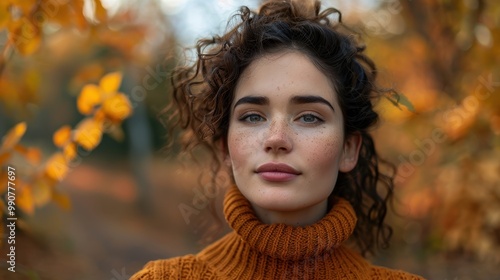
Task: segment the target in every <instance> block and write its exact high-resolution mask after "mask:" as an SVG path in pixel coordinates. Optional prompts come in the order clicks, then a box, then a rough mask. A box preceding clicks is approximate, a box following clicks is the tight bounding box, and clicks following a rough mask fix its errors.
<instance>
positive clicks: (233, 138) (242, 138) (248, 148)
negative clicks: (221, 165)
mask: <svg viewBox="0 0 500 280" xmlns="http://www.w3.org/2000/svg"><path fill="white" fill-rule="evenodd" d="M252 135H253V134H252V132H250V131H246V130H245V129H238V128H235V129H234V130H232V131H230V133H229V137H228V147H229V156H230V157H231V162H232V164H233V168H235V169H239V168H240V166H243V165H245V162H246V160H248V158H249V156H250V155H251V154H252V153H255V152H256V151H257V150H256V149H257V148H258V147H257V143H256V141H255V139H253V137H252Z"/></svg>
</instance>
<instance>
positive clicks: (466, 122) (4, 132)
mask: <svg viewBox="0 0 500 280" xmlns="http://www.w3.org/2000/svg"><path fill="white" fill-rule="evenodd" d="M259 3H260V1H257V0H254V1H250V0H249V1H232V0H203V1H202V0H156V1H155V0H146V1H139V0H1V2H0V50H1V56H0V137H3V139H2V142H1V146H0V164H1V166H2V168H1V170H0V171H1V173H0V184H1V185H0V192H1V193H2V199H1V200H0V201H1V202H0V207H1V209H2V210H1V212H0V213H2V215H3V218H4V219H3V222H4V224H2V226H1V228H0V233H1V234H2V235H3V238H2V239H1V243H0V248H1V249H0V278H1V279H55V280H58V279H114V280H122V279H128V278H129V277H130V276H131V275H132V274H133V273H134V272H136V271H138V270H139V269H140V268H141V267H142V266H143V265H144V264H145V263H146V262H147V261H149V260H153V259H159V258H169V257H173V256H179V255H185V254H189V253H196V252H198V251H199V250H201V249H202V248H203V247H204V246H206V245H207V242H210V241H211V239H212V240H213V239H215V238H218V237H219V236H221V235H222V234H223V233H224V232H226V231H227V228H224V227H222V228H218V229H217V230H215V231H214V230H213V225H217V224H220V223H221V221H223V216H222V214H221V212H220V205H221V204H222V200H221V198H222V196H223V190H222V189H220V190H218V192H217V193H216V195H215V198H213V199H212V197H214V195H213V194H211V193H207V190H205V189H204V188H203V187H200V184H199V183H200V181H199V179H198V178H199V174H200V173H201V172H202V171H203V170H205V169H204V168H205V166H204V165H206V163H204V159H205V158H206V156H205V154H204V153H203V151H196V153H195V154H196V156H197V157H198V159H199V161H200V163H197V164H195V163H193V162H192V161H187V160H180V159H179V158H177V157H175V155H177V152H178V147H176V146H174V147H173V148H172V149H170V150H166V149H164V147H165V145H166V143H167V142H168V141H169V140H170V139H171V138H172V137H175V135H172V134H171V133H169V132H168V130H166V129H165V120H166V119H167V118H168V116H165V115H164V114H161V111H162V109H164V108H165V107H166V106H167V104H168V102H169V98H168V92H169V90H170V88H169V78H168V73H169V72H170V71H171V69H172V67H173V66H174V65H176V64H177V63H178V62H179V61H184V60H186V59H187V60H190V59H192V57H193V56H192V53H190V52H184V50H183V48H185V47H190V46H193V45H194V43H195V42H196V40H197V39H199V38H201V37H206V36H211V35H215V34H220V33H221V32H222V31H223V30H224V28H225V26H226V22H227V19H228V18H229V17H230V15H232V14H233V13H234V12H235V11H236V10H237V9H238V8H239V7H240V6H241V5H247V6H249V7H251V8H256V7H258V5H259ZM326 6H334V7H336V8H338V9H339V10H341V11H342V12H343V17H342V19H343V21H344V22H346V23H347V24H348V25H350V26H351V27H352V28H353V29H354V30H356V31H357V32H359V33H360V34H361V36H362V38H363V39H364V41H365V42H366V45H367V46H368V47H367V52H368V54H369V55H370V56H371V57H372V58H373V59H374V60H375V62H376V63H377V65H378V68H379V70H380V77H379V78H380V79H379V82H380V83H381V84H382V85H383V86H385V87H388V88H395V89H397V90H398V91H399V92H401V93H402V95H401V96H400V97H399V101H398V100H397V97H396V96H386V97H385V98H381V99H380V100H379V102H378V104H377V108H378V111H379V112H380V115H381V119H382V121H381V122H380V124H379V125H378V127H377V129H376V130H374V131H373V134H374V136H375V138H376V140H375V143H377V148H378V150H379V153H380V154H381V155H382V156H383V157H385V158H386V159H388V160H390V161H392V162H393V163H394V164H396V165H397V166H398V176H397V177H396V190H395V192H396V199H395V203H394V211H392V212H391V213H390V214H389V218H388V219H389V221H390V223H391V224H392V225H393V227H394V236H393V240H392V244H391V247H390V248H388V249H386V250H382V251H380V253H379V254H378V255H377V256H374V257H372V258H371V261H372V262H374V263H376V264H379V265H384V266H389V267H393V268H399V269H403V270H407V271H410V272H413V273H416V274H420V275H422V276H424V277H426V278H428V279H461V280H462V279H498V277H499V275H500V268H499V264H500V64H499V59H498V57H500V47H499V46H500V45H499V44H500V16H499V15H500V3H499V2H498V1H493V0H457V1H446V0H422V1H409V0H355V1H323V7H326ZM181 158H182V157H181ZM9 172H10V173H9ZM201 180H203V179H201ZM9 182H10V186H11V187H14V188H15V190H14V189H9V188H8V186H9ZM201 183H202V184H201V185H202V186H203V182H201ZM225 183H227V181H226V182H224V181H222V182H221V185H224V184H225ZM14 184H15V185H14ZM9 191H10V192H11V194H9ZM12 192H14V193H15V194H12ZM14 195H15V201H14V200H13V196H14ZM209 200H213V205H216V207H215V209H212V207H211V206H210V205H212V204H211V203H210V202H209ZM9 201H14V202H15V209H13V208H11V209H9V208H8V206H9ZM11 204H12V203H11ZM11 206H12V205H11ZM11 210H14V211H13V212H12V213H11ZM7 217H17V218H18V220H17V221H16V231H15V242H16V243H15V256H16V267H15V270H16V272H15V273H12V272H10V271H8V268H9V267H10V265H9V263H8V262H7V261H8V260H9V259H8V258H9V257H8V256H7V254H9V253H10V246H11V244H8V241H9V239H8V238H9V236H11V235H12V233H11V231H10V229H9V228H7V227H6V225H5V221H6V220H5V218H7ZM207 233H208V235H207ZM207 236H208V237H210V238H211V239H210V238H206V237H207Z"/></svg>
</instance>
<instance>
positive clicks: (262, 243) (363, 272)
mask: <svg viewBox="0 0 500 280" xmlns="http://www.w3.org/2000/svg"><path fill="white" fill-rule="evenodd" d="M224 214H225V216H226V220H227V221H228V223H229V225H230V226H231V228H233V230H234V231H233V232H231V233H229V234H227V235H226V236H224V237H222V238H221V239H220V240H218V241H216V242H215V243H213V244H212V245H210V246H208V247H207V248H206V249H204V250H203V251H202V252H200V253H199V254H197V255H187V256H184V257H177V258H172V259H167V260H157V261H152V262H149V263H148V264H147V265H146V266H145V267H144V268H143V269H142V270H140V271H139V272H137V273H136V274H135V275H134V276H132V278H131V279H133V280H136V279H155V280H156V279H252V280H253V279H287V280H288V279H422V278H420V277H418V276H415V275H411V274H409V273H406V272H403V271H396V270H391V269H387V268H383V267H377V266H372V265H370V264H369V263H368V262H367V261H366V260H365V259H364V258H362V257H361V256H360V255H359V254H358V253H356V252H354V251H352V250H350V249H348V248H347V247H345V246H343V245H342V243H343V242H344V241H346V240H347V239H348V238H349V236H350V235H351V234H352V232H353V230H354V227H355V225H356V215H355V212H354V209H353V208H352V206H351V205H350V204H349V202H347V201H346V200H344V199H341V198H338V199H337V202H336V203H335V204H334V205H333V207H332V209H331V210H330V211H329V213H328V214H327V215H326V216H325V217H324V218H323V219H321V220H320V221H318V222H317V223H315V224H313V225H310V226H305V227H300V226H299V227H294V226H289V225H285V224H263V223H262V222H261V221H260V220H259V219H258V218H257V217H256V216H255V212H254V211H253V209H252V207H251V205H250V203H249V202H248V200H247V199H246V198H245V197H244V196H243V195H242V194H241V192H240V191H239V190H238V188H237V187H232V188H231V189H230V190H228V193H227V194H226V196H225V200H224Z"/></svg>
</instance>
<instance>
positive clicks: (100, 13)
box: [94, 0, 108, 23]
mask: <svg viewBox="0 0 500 280" xmlns="http://www.w3.org/2000/svg"><path fill="white" fill-rule="evenodd" d="M94 3H95V17H96V19H97V20H98V21H99V22H101V23H102V22H105V21H106V19H107V17H108V13H107V12H106V9H105V8H104V7H103V6H102V3H101V0H94Z"/></svg>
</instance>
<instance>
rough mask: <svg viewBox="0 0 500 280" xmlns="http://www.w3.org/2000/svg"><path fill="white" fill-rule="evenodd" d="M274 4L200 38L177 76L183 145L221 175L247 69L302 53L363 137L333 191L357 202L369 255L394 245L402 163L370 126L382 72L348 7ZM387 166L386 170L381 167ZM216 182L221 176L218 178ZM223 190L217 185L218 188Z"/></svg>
mask: <svg viewBox="0 0 500 280" xmlns="http://www.w3.org/2000/svg"><path fill="white" fill-rule="evenodd" d="M312 4H313V5H311V6H307V5H304V4H300V3H299V1H296V2H294V1H289V0H287V1H271V2H267V3H265V4H263V5H262V6H261V8H260V9H259V11H258V12H254V11H251V10H250V9H249V8H248V7H241V8H240V10H239V12H238V13H237V14H236V15H235V16H233V17H232V18H231V20H230V21H229V24H228V28H227V31H226V33H225V34H223V35H221V36H214V37H212V38H205V39H201V40H199V41H198V42H197V45H196V52H197V59H196V62H195V63H193V64H192V65H187V66H179V67H177V68H176V69H175V70H174V71H173V74H172V78H171V82H172V85H173V103H172V104H171V105H170V107H169V109H168V110H167V112H169V115H170V117H171V118H173V119H174V124H173V126H174V127H176V128H180V129H181V130H182V131H184V133H185V135H187V136H186V137H183V150H185V151H191V150H192V149H193V148H194V147H196V146H199V145H201V146H204V147H206V148H207V149H208V151H210V153H211V155H212V157H213V164H212V165H211V166H212V175H213V178H215V177H216V174H217V173H218V172H219V171H220V170H221V166H222V164H221V161H222V159H221V157H220V155H221V154H222V152H223V150H224V149H225V146H226V138H227V134H228V128H229V118H230V105H231V103H232V102H233V98H234V88H235V86H236V83H237V82H238V79H239V77H240V75H241V73H242V72H243V71H244V70H245V68H246V67H247V66H248V65H249V64H250V63H251V62H252V61H254V60H256V59H257V58H259V57H261V56H263V55H265V54H269V53H272V52H279V51H283V50H296V51H300V52H302V53H304V54H306V55H307V56H308V57H309V58H310V59H311V61H312V62H313V63H314V64H315V65H316V66H317V67H318V68H319V69H320V70H321V71H322V72H323V73H324V74H325V75H327V77H329V78H330V79H331V81H332V82H333V84H334V85H335V88H336V91H337V93H338V99H339V103H340V106H341V109H342V114H343V116H344V131H345V134H346V135H349V134H352V133H359V134H360V135H361V137H362V143H361V149H360V155H359V159H358V163H357V165H356V167H355V168H354V169H353V170H352V171H350V172H348V173H342V172H341V173H340V174H339V177H338V180H337V182H336V186H335V188H334V190H333V192H332V194H331V195H330V198H329V202H330V204H331V203H332V202H333V201H332V199H334V197H343V198H345V199H347V200H348V201H350V203H351V204H352V206H353V207H354V209H355V211H356V214H357V217H358V222H357V224H356V228H355V230H354V233H353V237H354V239H355V241H356V244H357V246H358V247H359V249H360V251H361V253H362V254H365V253H367V252H372V253H373V252H374V247H376V246H379V247H387V245H388V242H389V240H390V237H391V235H392V229H391V227H390V226H388V225H387V224H385V223H384V219H385V216H386V211H387V204H388V202H389V200H390V198H391V197H392V192H393V187H394V185H393V177H394V173H395V169H394V166H393V165H391V164H390V163H388V162H385V161H383V160H382V159H381V158H379V156H378V155H377V153H376V150H375V146H374V142H373V139H372V137H371V136H370V134H369V132H368V130H369V128H371V127H372V126H373V125H374V124H375V123H376V122H377V120H378V114H377V113H376V112H374V110H373V104H372V100H373V99H374V98H377V97H378V96H380V95H381V94H383V93H384V90H382V89H380V88H378V87H377V86H376V85H375V83H374V81H375V77H376V74H377V69H376V67H375V65H374V63H373V61H372V60H371V59H369V58H368V57H367V56H366V55H365V54H364V53H363V52H364V49H365V48H364V46H363V45H361V44H360V43H359V42H358V41H357V40H356V36H355V33H353V32H352V31H350V29H348V28H347V27H345V26H344V25H343V24H342V21H341V13H340V11H338V10H336V9H334V8H328V9H325V10H323V11H322V12H320V7H321V4H320V2H319V1H314V2H313V3H312ZM380 164H385V165H386V166H388V167H389V168H386V170H387V171H388V172H386V173H387V174H385V173H384V172H382V170H380V168H379V165H380ZM213 183H215V179H214V180H213ZM214 187H215V186H214Z"/></svg>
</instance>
